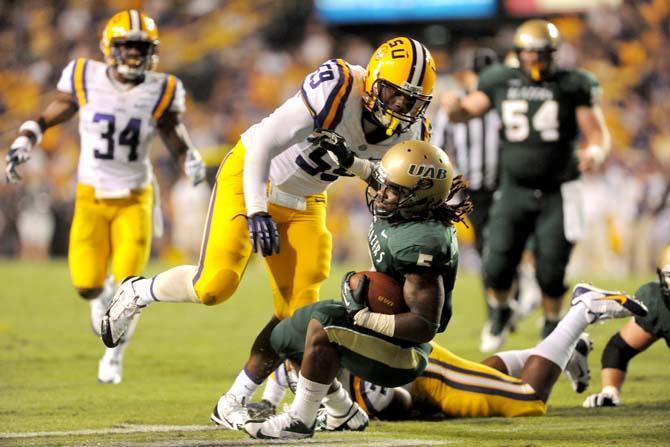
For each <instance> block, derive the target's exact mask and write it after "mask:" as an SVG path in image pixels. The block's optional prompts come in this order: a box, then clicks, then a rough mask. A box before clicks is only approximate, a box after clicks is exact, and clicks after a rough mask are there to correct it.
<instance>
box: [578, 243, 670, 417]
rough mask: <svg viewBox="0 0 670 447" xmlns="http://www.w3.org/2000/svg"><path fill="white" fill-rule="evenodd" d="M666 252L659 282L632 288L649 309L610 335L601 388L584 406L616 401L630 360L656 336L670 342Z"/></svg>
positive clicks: (669, 258)
mask: <svg viewBox="0 0 670 447" xmlns="http://www.w3.org/2000/svg"><path fill="white" fill-rule="evenodd" d="M666 253H667V256H665V257H664V259H663V262H664V264H662V265H663V267H662V268H660V269H658V279H659V282H655V281H653V282H648V283H646V284H644V285H642V286H641V287H640V288H639V289H637V291H636V292H635V297H636V298H637V299H639V300H640V301H642V302H643V303H644V304H645V305H646V306H647V308H648V310H649V312H648V313H647V315H646V316H642V317H635V319H634V320H630V321H629V322H628V323H626V325H625V326H624V327H623V328H621V330H620V331H619V332H617V333H616V334H614V335H613V336H612V338H610V340H609V342H608V343H607V346H605V349H604V350H603V354H602V358H601V365H602V375H601V384H602V390H601V391H600V393H597V394H592V395H591V396H589V397H587V398H586V400H585V401H584V404H583V405H584V407H586V408H590V407H613V406H616V405H619V403H620V402H621V396H620V395H621V388H622V387H623V383H624V381H625V380H626V372H627V370H628V363H629V362H630V360H631V359H632V358H633V357H635V356H636V355H637V354H639V353H640V352H643V351H645V350H646V349H647V348H649V347H650V346H651V345H653V344H654V343H656V341H657V340H659V339H664V340H665V343H666V344H667V345H668V346H670V250H667V251H666Z"/></svg>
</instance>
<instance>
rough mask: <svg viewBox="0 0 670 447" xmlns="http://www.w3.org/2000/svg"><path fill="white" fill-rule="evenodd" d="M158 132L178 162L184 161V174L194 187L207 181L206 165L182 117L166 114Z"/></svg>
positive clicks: (171, 113)
mask: <svg viewBox="0 0 670 447" xmlns="http://www.w3.org/2000/svg"><path fill="white" fill-rule="evenodd" d="M158 132H159V134H160V136H161V139H162V140H163V143H164V144H165V147H167V149H168V151H170V153H171V154H172V156H173V157H174V158H175V159H176V160H179V161H181V160H183V161H184V173H185V174H186V176H187V177H188V178H189V180H191V183H193V186H195V185H197V184H198V183H200V182H202V181H203V180H205V163H204V162H203V161H202V157H201V156H200V152H198V150H197V149H196V148H195V146H194V145H193V143H192V142H191V138H190V137H189V135H188V131H187V130H186V126H185V125H184V123H182V121H181V115H180V114H179V113H176V112H166V113H165V114H164V115H163V116H162V117H161V119H160V121H159V122H158Z"/></svg>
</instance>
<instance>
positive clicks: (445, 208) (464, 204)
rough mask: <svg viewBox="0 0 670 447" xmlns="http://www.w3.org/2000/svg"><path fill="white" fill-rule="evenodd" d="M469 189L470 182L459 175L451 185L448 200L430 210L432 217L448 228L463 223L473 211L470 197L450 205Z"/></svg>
mask: <svg viewBox="0 0 670 447" xmlns="http://www.w3.org/2000/svg"><path fill="white" fill-rule="evenodd" d="M467 187H468V182H467V181H466V180H465V178H463V175H462V174H461V175H457V176H456V177H454V180H453V181H452V183H451V189H450V190H449V196H448V197H447V200H445V201H444V202H442V203H440V204H439V205H437V206H436V207H434V208H432V209H431V210H430V213H431V217H432V218H433V219H436V220H439V221H440V222H442V224H444V225H446V226H450V225H453V224H454V223H456V222H463V221H464V220H465V216H467V215H468V214H469V213H470V212H471V211H472V202H471V201H470V196H469V195H463V196H462V197H463V200H461V201H460V202H458V203H455V204H452V205H450V204H449V201H451V199H453V198H454V197H456V195H457V194H458V193H459V192H461V191H463V190H464V189H465V188H467Z"/></svg>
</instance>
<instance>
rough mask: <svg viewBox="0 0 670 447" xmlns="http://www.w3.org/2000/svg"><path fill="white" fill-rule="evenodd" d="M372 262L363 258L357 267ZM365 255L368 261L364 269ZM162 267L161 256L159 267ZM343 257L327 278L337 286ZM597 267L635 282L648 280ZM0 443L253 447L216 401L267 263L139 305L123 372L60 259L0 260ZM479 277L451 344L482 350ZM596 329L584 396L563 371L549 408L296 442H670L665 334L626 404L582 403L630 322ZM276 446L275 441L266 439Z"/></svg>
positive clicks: (643, 361) (385, 426)
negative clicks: (113, 377)
mask: <svg viewBox="0 0 670 447" xmlns="http://www.w3.org/2000/svg"><path fill="white" fill-rule="evenodd" d="M358 267H359V269H364V267H365V266H358ZM361 267H363V268H361ZM163 268H165V266H163V265H157V264H152V265H151V266H150V269H149V271H150V272H156V271H160V270H161V269H163ZM344 271H345V269H344V268H342V267H339V268H335V269H334V271H333V275H332V276H331V279H330V280H329V281H328V282H327V283H326V284H325V286H324V287H323V289H322V295H323V297H325V298H328V297H336V296H337V290H338V282H339V278H340V277H341V276H342V274H343V272H344ZM584 279H590V280H592V281H593V282H595V283H596V284H598V285H599V286H601V287H610V288H621V289H623V290H626V291H631V292H632V291H633V290H634V289H635V288H636V286H637V285H638V284H641V283H642V282H644V281H647V280H650V279H652V277H651V276H649V277H644V278H626V279H623V278H622V279H616V280H615V279H611V278H610V279H602V278H600V279H598V278H584ZM0 284H1V287H2V289H1V291H0V446H129V447H135V446H137V447H139V446H149V447H173V446H247V445H260V444H263V443H260V442H258V441H254V440H251V439H249V438H248V437H247V436H246V435H245V434H244V433H238V432H230V431H224V430H220V429H214V428H213V426H212V425H211V424H210V423H209V414H210V411H211V409H212V407H213V405H214V403H215V402H216V400H217V399H218V397H219V395H220V394H221V393H222V392H223V391H224V390H225V389H226V388H227V387H228V385H230V383H231V382H232V380H233V379H234V377H235V375H236V374H237V372H238V371H239V368H240V367H241V366H242V365H243V363H244V361H245V359H246V356H247V354H248V351H249V347H250V345H251V342H252V340H253V337H254V336H255V334H256V333H257V331H258V330H259V329H260V328H261V327H262V326H263V325H264V323H265V322H266V321H267V320H268V318H269V317H270V313H271V310H270V309H271V297H270V295H269V289H268V286H267V280H266V277H265V273H264V270H263V268H262V266H261V265H260V263H258V264H253V265H251V266H250V269H249V271H248V274H247V276H246V277H245V279H244V281H243V283H242V285H241V286H240V288H239V290H238V292H237V295H236V296H235V297H233V298H232V299H231V300H230V301H229V302H227V303H225V304H222V305H219V306H214V307H211V308H210V307H205V306H197V305H191V304H159V305H155V306H153V307H150V308H149V309H147V311H146V312H145V313H144V314H143V315H142V318H141V320H140V324H139V326H138V330H137V333H136V335H135V338H134V339H133V342H132V344H131V346H130V347H129V348H128V350H127V354H126V359H125V362H124V375H123V383H121V384H120V385H99V384H97V383H96V380H95V379H96V371H97V362H98V359H99V357H100V356H101V354H102V352H103V349H104V347H103V345H102V342H101V341H100V340H98V339H97V338H95V337H94V336H93V335H92V332H91V330H90V328H89V319H88V305H87V304H86V303H85V302H84V301H83V300H81V299H79V298H77V297H76V294H75V293H74V290H73V289H72V287H71V285H70V283H69V276H68V272H67V267H66V264H65V262H64V261H53V262H44V263H20V262H15V261H2V262H0ZM480 295H481V292H480V289H479V280H478V278H477V277H476V276H474V275H467V274H462V275H460V277H459V279H458V281H457V287H456V291H455V294H454V318H453V319H452V322H451V323H450V325H449V328H448V330H447V332H446V333H445V334H442V335H440V336H439V337H438V341H440V342H441V343H442V344H444V345H445V346H447V347H449V348H450V349H451V350H452V351H454V352H455V353H457V354H459V355H462V356H464V357H466V358H469V359H474V360H479V359H481V358H482V355H481V354H480V353H479V352H478V351H477V344H478V341H479V330H480V327H481V324H482V321H483V302H482V298H481V296H480ZM538 318H539V315H536V316H532V317H531V318H529V319H527V320H526V321H524V322H523V324H521V326H520V327H519V330H518V331H517V332H516V333H515V334H513V335H512V336H511V338H510V340H509V343H508V344H507V346H506V348H526V347H529V346H531V345H532V344H534V343H535V342H536V340H537V334H538V332H539V328H538V322H537V320H538ZM621 324H622V323H621V322H608V323H605V324H602V325H597V326H595V327H591V328H590V333H591V334H592V336H593V338H594V341H595V343H596V348H595V351H594V353H593V354H592V355H591V357H590V359H589V364H590V367H591V371H592V376H593V377H592V385H591V387H590V388H589V390H587V391H586V393H585V394H584V395H576V394H574V393H573V392H572V390H571V389H570V387H569V384H568V383H567V381H566V380H565V379H563V378H561V379H560V380H559V383H558V384H557V385H556V387H555V388H554V393H553V395H552V397H551V399H550V400H549V414H548V416H547V417H542V418H518V419H503V418H486V419H469V420H468V419H461V420H435V421H407V422H400V423H384V422H378V421H373V422H372V423H371V425H370V426H369V427H368V429H367V430H366V431H365V432H364V433H332V434H320V433H318V434H317V435H316V436H315V437H314V438H313V439H312V440H308V441H294V442H288V443H286V442H282V443H281V444H289V445H327V446H384V447H396V446H424V445H435V446H438V445H439V446H482V447H485V446H524V447H531V446H533V447H534V446H594V447H595V446H598V447H601V446H617V447H618V446H625V447H628V446H670V391H668V390H669V388H668V383H670V355H669V352H668V348H667V347H666V346H665V343H664V342H658V343H657V344H656V345H655V346H653V347H652V348H651V349H650V350H649V351H648V352H645V353H644V354H642V355H640V356H639V358H636V359H635V360H634V361H633V363H632V365H631V368H630V371H629V380H628V382H627V383H626V387H625V393H624V395H623V399H624V405H623V406H621V407H619V408H605V409H597V410H586V409H583V408H581V403H582V401H583V400H584V397H585V396H586V395H587V394H588V393H589V392H593V391H597V390H598V389H599V380H600V372H599V364H600V360H599V359H600V353H601V352H602V349H603V346H604V344H605V343H606V341H607V339H608V338H609V336H610V335H611V334H613V333H614V331H615V330H616V329H617V328H618V327H620V326H621ZM266 444H267V443H266Z"/></svg>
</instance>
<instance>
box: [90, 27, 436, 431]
mask: <svg viewBox="0 0 670 447" xmlns="http://www.w3.org/2000/svg"><path fill="white" fill-rule="evenodd" d="M435 77H436V69H435V62H434V60H433V58H432V56H431V55H430V53H429V51H428V50H427V49H426V48H425V47H424V46H423V45H422V44H421V43H420V42H418V41H416V40H414V39H410V38H407V37H397V38H393V39H391V40H389V41H387V42H385V43H384V44H382V45H381V46H380V47H379V48H378V49H377V50H376V51H375V52H374V54H373V56H372V58H371V59H370V62H369V64H368V67H367V70H366V69H365V68H363V67H360V66H356V65H351V64H349V63H347V62H346V61H344V60H342V59H331V60H328V61H326V62H324V63H323V64H322V65H320V66H319V67H318V68H317V69H316V70H315V71H314V72H312V73H310V74H308V75H307V77H306V78H305V80H304V82H303V84H302V86H301V88H300V90H299V91H298V92H297V93H296V94H295V95H294V96H293V97H291V98H290V99H288V100H287V101H286V102H285V103H284V104H282V105H281V106H280V107H279V108H277V109H276V110H275V111H274V112H273V113H272V114H270V115H269V116H267V117H266V118H265V119H263V120H262V121H261V122H259V123H257V124H255V125H253V126H251V127H250V128H249V129H248V130H247V131H246V132H244V133H243V134H242V136H241V140H240V141H239V142H238V143H237V145H236V146H235V147H234V148H233V150H232V151H231V153H230V154H229V155H228V156H227V157H226V159H225V160H224V162H223V163H222V165H221V168H220V170H219V173H218V175H217V180H216V183H215V185H214V188H213V191H212V199H211V202H210V203H211V204H210V210H209V216H208V218H207V226H206V228H205V233H204V238H203V244H202V251H201V255H200V261H199V264H198V265H193V266H187V265H185V266H179V267H175V268H173V269H171V270H168V271H166V272H163V273H160V274H158V275H156V276H154V277H152V278H147V279H145V278H139V277H133V278H128V279H127V280H125V281H124V282H123V283H122V284H121V286H120V288H119V289H118V290H117V292H116V294H115V296H114V299H113V300H112V305H111V307H110V309H109V311H108V312H107V314H106V316H105V317H104V318H103V327H102V338H103V341H104V342H105V344H106V345H107V346H115V345H116V344H117V343H118V342H119V341H120V340H121V339H122V337H123V335H124V333H125V332H126V330H127V328H128V327H129V326H130V322H131V321H132V318H133V316H134V315H136V314H137V313H139V312H140V310H141V309H142V308H144V307H146V306H148V305H149V304H151V303H154V302H157V301H173V302H193V303H202V304H207V305H213V304H218V303H221V302H223V301H225V300H227V299H228V298H229V297H230V296H231V295H232V294H233V293H234V292H235V289H236V288H237V286H238V284H239V282H240V279H241V278H242V275H243V274H244V271H245V269H246V267H247V263H248V262H249V258H250V256H251V254H252V252H260V253H261V254H262V255H263V256H264V257H265V261H266V264H267V267H268V271H269V274H270V281H271V286H272V291H273V299H274V315H273V316H272V318H271V319H270V321H269V322H268V324H267V325H266V326H265V327H264V328H263V329H262V331H261V333H260V334H259V336H258V337H257V338H256V341H255V342H254V344H253V346H252V348H251V355H250V358H249V360H248V362H247V363H246V365H245V368H244V370H243V371H241V372H240V374H239V375H238V377H237V379H236V380H235V383H234V384H233V386H232V388H231V389H230V391H229V392H228V393H226V394H224V395H223V396H222V397H221V398H220V399H219V401H218V403H217V405H216V407H215V409H214V412H213V413H212V420H213V421H214V422H216V423H217V424H220V425H223V426H225V427H227V428H229V429H238V428H240V427H241V426H242V425H243V424H244V423H245V422H246V421H247V420H248V419H249V418H248V413H247V411H246V407H245V406H244V403H245V402H246V401H247V400H248V398H249V397H250V396H251V394H252V393H253V392H254V391H255V389H256V388H257V387H258V386H259V385H260V384H261V383H262V382H263V380H264V379H265V378H266V377H267V376H268V375H269V374H270V373H271V372H272V371H273V370H274V369H275V368H276V366H277V364H278V358H277V356H276V354H275V353H274V352H273V351H272V349H271V348H270V345H269V336H270V333H271V331H272V329H273V328H274V327H275V326H276V325H277V324H278V323H279V321H280V320H282V319H284V318H287V317H289V316H291V315H292V314H293V312H294V311H295V310H296V309H298V308H300V307H302V306H304V305H306V304H310V303H313V302H315V301H317V300H318V296H319V287H320V285H321V283H322V281H323V280H324V279H326V278H327V277H328V274H329V272H330V259H331V252H332V240H331V234H330V232H329V231H328V229H327V228H326V189H327V188H328V187H329V186H330V184H331V183H332V182H334V181H336V180H337V179H339V178H340V177H352V176H354V175H358V176H359V177H361V178H367V177H368V175H369V174H370V172H371V162H370V160H379V159H381V157H382V155H383V154H384V153H385V151H387V150H388V149H389V148H391V147H392V146H393V145H395V144H396V143H398V142H399V141H404V140H416V139H422V140H426V141H427V140H428V139H429V124H428V122H427V120H426V119H425V118H424V112H425V110H426V108H427V107H428V105H429V103H430V101H431V99H432V91H433V85H434V83H435ZM340 136H341V137H340ZM344 141H346V144H345V143H344ZM349 148H350V149H349ZM249 241H251V243H249ZM280 241H281V250H280Z"/></svg>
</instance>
